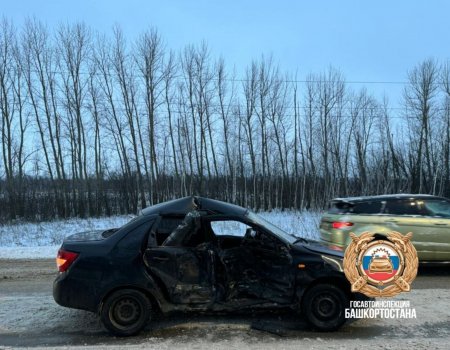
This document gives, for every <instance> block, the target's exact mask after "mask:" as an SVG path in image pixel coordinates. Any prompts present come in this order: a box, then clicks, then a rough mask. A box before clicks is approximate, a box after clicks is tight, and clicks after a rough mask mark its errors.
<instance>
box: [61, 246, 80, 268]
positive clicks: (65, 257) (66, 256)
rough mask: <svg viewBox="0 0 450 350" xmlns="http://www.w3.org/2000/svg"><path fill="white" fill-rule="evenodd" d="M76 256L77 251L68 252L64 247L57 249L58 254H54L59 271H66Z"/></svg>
mask: <svg viewBox="0 0 450 350" xmlns="http://www.w3.org/2000/svg"><path fill="white" fill-rule="evenodd" d="M77 257H78V253H74V252H69V251H67V250H64V249H60V250H58V255H57V256H56V266H57V267H58V270H59V272H64V271H66V270H67V269H68V268H69V267H70V265H72V263H73V262H74V261H75V259H76V258H77Z"/></svg>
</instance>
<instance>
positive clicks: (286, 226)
mask: <svg viewBox="0 0 450 350" xmlns="http://www.w3.org/2000/svg"><path fill="white" fill-rule="evenodd" d="M259 214H260V215H261V216H262V217H263V218H264V219H266V220H268V221H270V222H271V223H273V224H274V225H276V226H278V227H280V228H281V229H283V230H284V231H286V232H289V233H293V234H295V235H297V236H300V237H305V238H312V239H317V238H318V237H319V236H318V235H319V233H318V227H319V222H320V217H321V213H319V212H310V211H302V212H299V211H279V210H275V211H271V212H261V213H259ZM129 220H130V217H129V216H112V217H107V218H91V219H68V220H62V221H51V222H40V223H19V224H12V225H1V226H0V259H2V258H3V259H25V258H35V259H38V258H54V257H55V256H56V252H57V251H58V248H59V246H60V245H61V243H62V241H63V239H64V238H65V237H67V236H69V235H71V234H74V233H77V232H83V231H90V230H96V229H108V228H114V227H120V226H122V225H123V224H125V223H127V222H128V221H129ZM230 225H233V223H231V222H230ZM223 229H224V230H225V229H226V227H223Z"/></svg>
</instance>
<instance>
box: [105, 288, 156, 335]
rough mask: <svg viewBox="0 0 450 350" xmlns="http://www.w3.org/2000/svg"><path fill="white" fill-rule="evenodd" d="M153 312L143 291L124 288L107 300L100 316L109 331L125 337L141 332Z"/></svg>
mask: <svg viewBox="0 0 450 350" xmlns="http://www.w3.org/2000/svg"><path fill="white" fill-rule="evenodd" d="M151 314H152V305H151V303H150V300H148V298H147V297H146V296H145V295H144V294H143V293H141V292H139V291H137V290H133V289H122V290H118V291H116V292H114V293H113V294H111V295H110V296H109V297H108V298H107V299H106V300H105V302H104V303H103V307H102V309H101V312H100V318H101V320H102V323H103V325H104V326H105V327H106V329H108V331H110V332H111V333H113V334H115V335H118V336H122V337H124V336H130V335H134V334H137V333H139V332H140V331H141V330H142V329H143V328H144V327H145V325H146V324H147V322H148V321H149V320H150V316H151Z"/></svg>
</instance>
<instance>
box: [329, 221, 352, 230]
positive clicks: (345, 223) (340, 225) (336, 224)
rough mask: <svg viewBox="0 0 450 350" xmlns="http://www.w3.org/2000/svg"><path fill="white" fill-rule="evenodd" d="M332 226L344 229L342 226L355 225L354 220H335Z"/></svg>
mask: <svg viewBox="0 0 450 350" xmlns="http://www.w3.org/2000/svg"><path fill="white" fill-rule="evenodd" d="M331 226H332V227H333V228H335V229H342V228H347V227H350V226H353V222H342V221H335V222H333V223H332V224H331Z"/></svg>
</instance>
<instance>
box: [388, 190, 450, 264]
mask: <svg viewBox="0 0 450 350" xmlns="http://www.w3.org/2000/svg"><path fill="white" fill-rule="evenodd" d="M385 213H386V214H389V217H386V218H385V223H386V224H387V225H389V227H390V228H391V229H392V230H395V231H398V232H400V233H402V234H406V233H408V232H412V234H413V237H412V243H413V245H414V247H415V248H416V250H417V253H418V256H419V260H421V261H433V260H440V259H441V257H442V255H443V251H442V249H443V245H445V242H444V241H443V237H444V236H442V232H441V226H440V225H435V223H438V222H437V221H438V220H435V219H432V218H431V217H429V216H428V215H426V214H427V213H426V212H425V211H424V208H423V200H417V199H414V198H411V199H395V200H391V201H388V202H387V203H386V207H385ZM446 237H447V238H448V235H447V236H446Z"/></svg>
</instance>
